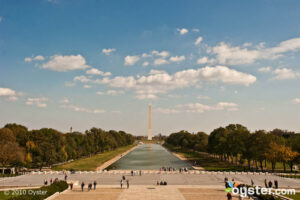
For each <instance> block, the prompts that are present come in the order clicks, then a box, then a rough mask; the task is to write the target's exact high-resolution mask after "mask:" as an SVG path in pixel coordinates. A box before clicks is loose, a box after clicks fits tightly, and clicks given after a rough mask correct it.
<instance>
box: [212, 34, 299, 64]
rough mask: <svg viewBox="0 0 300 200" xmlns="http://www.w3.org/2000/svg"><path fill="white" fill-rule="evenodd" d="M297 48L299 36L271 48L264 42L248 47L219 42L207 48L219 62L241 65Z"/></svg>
mask: <svg viewBox="0 0 300 200" xmlns="http://www.w3.org/2000/svg"><path fill="white" fill-rule="evenodd" d="M298 50H300V38H293V39H290V40H286V41H283V42H281V43H280V44H279V45H277V46H275V47H271V48H266V47H265V46H264V43H261V44H260V45H259V46H257V47H255V48H251V49H249V48H248V46H242V47H240V46H231V45H230V44H226V43H224V42H221V43H220V44H219V45H217V46H215V47H213V48H212V49H211V51H210V48H209V49H208V52H209V53H213V54H215V55H216V58H217V60H218V62H219V63H220V64H229V65H241V64H251V63H253V62H255V61H256V60H259V59H276V58H279V57H281V56H282V54H283V53H287V52H293V51H298Z"/></svg>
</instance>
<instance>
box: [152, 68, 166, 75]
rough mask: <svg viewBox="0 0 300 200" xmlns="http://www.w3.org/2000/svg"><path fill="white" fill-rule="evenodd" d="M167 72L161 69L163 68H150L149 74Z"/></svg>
mask: <svg viewBox="0 0 300 200" xmlns="http://www.w3.org/2000/svg"><path fill="white" fill-rule="evenodd" d="M166 73H167V72H166V71H163V70H154V69H151V70H150V72H149V74H150V75H155V74H166Z"/></svg>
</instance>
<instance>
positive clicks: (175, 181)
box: [0, 172, 300, 188]
mask: <svg viewBox="0 0 300 200" xmlns="http://www.w3.org/2000/svg"><path fill="white" fill-rule="evenodd" d="M123 175H125V176H126V179H129V181H130V183H131V185H156V182H157V181H161V180H162V181H167V182H168V186H169V185H198V186H205V185H208V186H222V187H224V178H225V177H228V178H229V180H231V179H235V181H236V182H240V183H247V184H250V183H251V179H252V180H253V181H254V183H255V185H259V186H263V185H264V180H265V179H267V180H271V181H274V180H278V182H279V187H291V188H300V179H290V178H282V177H278V176H274V175H270V174H269V175H259V174H255V175H253V174H251V175H250V174H249V175H247V174H186V173H182V174H164V173H163V174H158V173H155V174H154V173H153V174H143V175H142V176H130V175H129V174H128V173H127V174H124V173H118V174H109V173H102V174H97V173H95V172H94V173H82V174H77V173H76V174H71V175H69V177H68V181H73V182H78V183H81V182H82V181H84V182H85V183H86V184H88V183H93V182H94V181H95V180H96V181H97V183H98V184H99V185H119V183H120V180H121V177H122V176H123ZM51 178H52V179H55V178H58V179H60V180H63V179H64V175H63V174H40V175H38V174H36V175H24V176H17V177H13V178H9V179H5V180H3V181H0V188H1V187H4V186H5V187H7V186H11V187H17V186H41V185H43V182H44V180H45V179H46V180H48V182H49V180H50V179H51Z"/></svg>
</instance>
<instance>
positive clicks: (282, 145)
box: [165, 124, 300, 171]
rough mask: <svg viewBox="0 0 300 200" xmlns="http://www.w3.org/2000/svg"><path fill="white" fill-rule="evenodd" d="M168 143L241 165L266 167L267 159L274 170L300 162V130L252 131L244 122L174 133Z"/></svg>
mask: <svg viewBox="0 0 300 200" xmlns="http://www.w3.org/2000/svg"><path fill="white" fill-rule="evenodd" d="M165 142H166V144H169V145H172V146H175V147H180V148H183V149H190V150H193V151H200V152H207V153H210V154H211V155H213V156H214V157H216V158H218V159H220V160H223V161H227V162H232V163H235V164H237V165H242V166H247V167H248V168H249V169H251V167H252V168H253V167H254V168H256V169H260V170H264V168H266V167H267V162H269V163H271V169H272V171H274V170H275V166H276V164H277V163H282V165H283V168H284V171H286V168H287V166H288V167H289V168H290V170H291V171H292V170H293V166H294V164H298V163H300V134H299V133H298V134H297V133H294V132H290V131H286V130H280V129H274V130H272V131H269V132H268V131H265V130H257V131H254V132H252V133H251V132H250V131H249V130H248V129H247V128H246V127H245V126H243V125H240V124H230V125H228V126H226V127H219V128H217V129H214V130H213V131H212V132H211V133H210V134H209V135H208V134H206V133H204V132H198V133H196V134H193V133H189V132H187V131H180V132H177V133H172V134H171V135H170V136H168V137H167V138H166V140H165Z"/></svg>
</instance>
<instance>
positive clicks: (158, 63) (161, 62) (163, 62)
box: [153, 58, 169, 65]
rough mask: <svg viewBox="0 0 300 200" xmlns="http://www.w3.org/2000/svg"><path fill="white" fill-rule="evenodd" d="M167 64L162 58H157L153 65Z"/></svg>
mask: <svg viewBox="0 0 300 200" xmlns="http://www.w3.org/2000/svg"><path fill="white" fill-rule="evenodd" d="M168 63H169V62H168V61H167V60H166V59H163V58H157V59H155V60H154V62H153V64H154V65H165V64H168Z"/></svg>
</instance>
